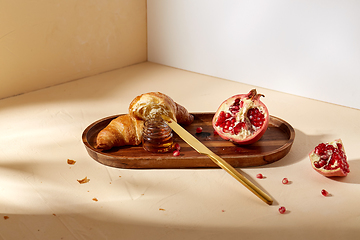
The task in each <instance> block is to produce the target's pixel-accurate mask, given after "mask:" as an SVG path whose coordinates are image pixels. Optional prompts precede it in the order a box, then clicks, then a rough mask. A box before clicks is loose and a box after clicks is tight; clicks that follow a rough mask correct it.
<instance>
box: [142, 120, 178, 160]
mask: <svg viewBox="0 0 360 240" xmlns="http://www.w3.org/2000/svg"><path fill="white" fill-rule="evenodd" d="M142 146H143V148H144V149H145V150H146V151H149V152H153V153H165V152H170V151H171V150H172V147H173V134H172V130H171V128H170V127H169V126H168V125H167V124H166V123H165V121H164V120H163V119H162V118H160V117H157V118H151V119H149V120H147V121H146V122H145V123H144V129H143V135H142Z"/></svg>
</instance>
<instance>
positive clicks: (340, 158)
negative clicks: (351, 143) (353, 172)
mask: <svg viewBox="0 0 360 240" xmlns="http://www.w3.org/2000/svg"><path fill="white" fill-rule="evenodd" d="M309 158H310V161H311V166H312V167H313V168H314V169H315V170H316V171H317V172H319V173H320V174H322V175H324V176H326V177H336V176H338V177H345V176H346V175H347V174H348V173H349V172H350V168H349V164H348V162H347V159H346V154H345V149H344V145H343V143H342V141H341V139H336V140H335V141H333V142H330V143H320V144H319V145H317V146H316V147H315V149H314V150H312V151H311V152H310V154H309Z"/></svg>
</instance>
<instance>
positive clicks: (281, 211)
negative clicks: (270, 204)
mask: <svg viewBox="0 0 360 240" xmlns="http://www.w3.org/2000/svg"><path fill="white" fill-rule="evenodd" d="M285 212H286V208H285V207H284V206H282V207H279V213H281V214H284V213H285Z"/></svg>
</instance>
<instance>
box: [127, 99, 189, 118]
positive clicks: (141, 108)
mask: <svg viewBox="0 0 360 240" xmlns="http://www.w3.org/2000/svg"><path fill="white" fill-rule="evenodd" d="M129 114H130V115H131V116H133V117H135V118H137V119H142V120H148V119H150V118H155V117H156V116H161V115H166V116H168V117H170V118H172V119H174V120H175V121H177V122H178V123H181V124H190V123H192V122H193V120H194V116H193V115H191V114H189V112H188V111H187V110H186V108H184V107H183V106H181V105H179V104H178V103H176V102H174V100H173V99H172V98H170V97H169V96H167V95H165V94H163V93H160V92H149V93H144V94H142V95H140V96H137V97H136V98H134V100H133V101H132V102H131V103H130V106H129Z"/></svg>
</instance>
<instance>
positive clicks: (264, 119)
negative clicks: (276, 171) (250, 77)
mask: <svg viewBox="0 0 360 240" xmlns="http://www.w3.org/2000/svg"><path fill="white" fill-rule="evenodd" d="M260 97H264V95H262V94H258V93H257V92H256V89H252V90H251V91H250V92H249V93H247V94H238V95H235V96H232V97H230V98H228V99H227V100H225V101H224V102H223V103H222V104H221V105H220V107H219V108H218V110H217V111H216V113H215V115H214V117H213V120H212V125H213V128H214V129H215V131H216V132H217V133H218V134H219V136H220V137H222V138H223V139H225V140H230V141H232V142H234V143H235V144H240V145H246V144H252V143H255V142H256V141H258V140H259V139H260V138H261V137H262V136H263V135H264V133H265V131H266V129H267V127H268V125H269V119H270V115H269V111H268V109H267V107H266V106H265V104H264V103H262V102H261V101H260Z"/></svg>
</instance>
